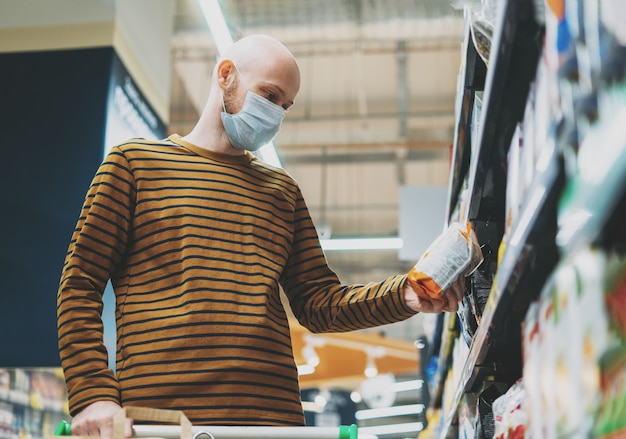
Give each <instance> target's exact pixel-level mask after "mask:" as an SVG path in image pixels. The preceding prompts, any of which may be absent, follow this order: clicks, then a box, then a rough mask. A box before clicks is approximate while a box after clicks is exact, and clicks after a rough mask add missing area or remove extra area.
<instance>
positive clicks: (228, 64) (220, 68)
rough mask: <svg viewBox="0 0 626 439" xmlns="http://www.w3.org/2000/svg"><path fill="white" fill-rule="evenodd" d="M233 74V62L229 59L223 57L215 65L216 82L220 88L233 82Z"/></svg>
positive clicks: (234, 71) (234, 72)
mask: <svg viewBox="0 0 626 439" xmlns="http://www.w3.org/2000/svg"><path fill="white" fill-rule="evenodd" d="M235 74H236V70H235V64H234V63H233V62H232V61H231V60H229V59H224V60H222V61H220V63H219V64H218V65H217V83H218V84H219V86H220V87H222V89H225V88H226V87H228V86H229V85H230V84H232V83H233V81H234V80H235Z"/></svg>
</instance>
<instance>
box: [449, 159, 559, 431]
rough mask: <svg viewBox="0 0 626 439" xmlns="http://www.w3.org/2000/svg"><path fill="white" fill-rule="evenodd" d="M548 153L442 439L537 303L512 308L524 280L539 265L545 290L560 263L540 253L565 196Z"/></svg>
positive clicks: (552, 251) (550, 252)
mask: <svg viewBox="0 0 626 439" xmlns="http://www.w3.org/2000/svg"><path fill="white" fill-rule="evenodd" d="M545 154H546V155H545V156H544V157H543V158H542V159H543V160H544V161H545V163H546V165H545V169H543V172H541V173H540V174H538V176H537V178H536V179H535V181H534V183H533V186H532V187H531V188H530V189H529V192H528V196H527V198H526V201H525V203H524V207H523V208H522V215H521V216H520V219H519V221H518V222H517V224H516V225H515V226H514V228H513V233H512V234H511V237H512V238H511V242H510V243H508V244H507V245H506V250H505V252H504V255H503V257H502V261H501V262H500V266H499V268H498V271H497V273H496V277H495V279H494V283H493V286H492V290H491V293H490V295H489V300H488V301H487V304H486V306H485V309H484V310H483V314H482V317H481V322H480V325H479V326H478V330H477V331H476V333H475V334H474V337H473V339H472V344H471V346H470V351H469V354H468V357H467V359H466V361H465V364H464V366H463V371H462V373H461V377H460V382H459V385H458V387H457V389H456V391H455V394H454V397H453V400H452V406H451V408H450V412H449V413H448V414H447V416H446V424H445V427H444V429H443V430H442V434H441V437H442V438H445V437H446V435H447V432H448V430H449V429H450V428H451V424H452V422H453V421H454V420H455V419H456V411H457V409H458V406H459V403H460V401H461V398H462V397H463V395H464V394H465V393H466V392H468V391H470V390H471V389H472V388H474V387H475V386H476V384H477V381H479V380H480V379H481V378H482V377H484V376H486V375H490V374H493V373H494V372H495V371H494V368H493V364H492V363H490V361H489V357H490V353H491V350H492V348H493V347H494V345H495V344H496V343H497V342H498V341H499V340H502V339H507V338H509V337H510V334H508V333H507V332H506V331H507V330H506V329H504V323H505V320H513V321H520V320H521V319H522V318H523V314H525V312H526V309H527V305H528V303H530V301H531V300H533V299H534V298H535V297H534V296H530V295H528V294H525V295H524V297H523V301H524V302H525V303H524V304H523V305H520V304H519V303H517V304H516V310H512V309H511V308H512V307H511V303H512V302H513V301H515V300H516V299H517V300H518V301H519V299H520V297H517V296H520V292H521V291H526V290H527V289H528V288H527V284H523V283H522V278H524V276H525V275H526V274H527V273H529V272H530V271H531V267H533V268H536V267H537V266H538V265H539V266H541V268H540V269H539V270H537V269H534V270H532V271H533V276H534V278H533V279H532V282H533V283H534V284H537V285H541V284H543V282H544V281H545V279H546V278H547V276H548V274H549V273H550V272H551V271H552V269H553V268H554V267H555V265H556V263H557V260H558V255H557V253H556V248H554V247H553V248H545V247H543V248H541V250H540V247H541V246H542V245H545V243H542V242H539V241H542V239H541V237H543V236H545V234H546V227H549V225H548V224H546V223H545V222H543V221H542V220H543V219H546V218H551V217H552V218H554V216H555V215H556V212H554V211H553V209H554V206H555V204H556V199H557V197H558V195H559V194H560V192H561V187H562V180H563V171H562V167H561V166H560V164H559V162H558V160H557V154H556V150H555V149H554V148H552V149H550V148H547V149H546V150H545ZM522 285H524V288H522ZM535 291H537V292H538V291H539V290H538V289H536V290H535ZM513 314H516V315H515V316H514V315H513Z"/></svg>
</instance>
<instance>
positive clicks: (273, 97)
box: [265, 91, 277, 103]
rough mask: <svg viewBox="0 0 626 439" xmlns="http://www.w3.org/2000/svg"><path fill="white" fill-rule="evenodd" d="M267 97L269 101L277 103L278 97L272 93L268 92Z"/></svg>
mask: <svg viewBox="0 0 626 439" xmlns="http://www.w3.org/2000/svg"><path fill="white" fill-rule="evenodd" d="M265 97H266V98H267V100H268V101H270V102H274V103H276V99H277V96H276V95H275V94H274V93H272V92H271V91H268V92H267V93H266V94H265Z"/></svg>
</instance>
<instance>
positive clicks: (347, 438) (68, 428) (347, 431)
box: [54, 421, 359, 439]
mask: <svg viewBox="0 0 626 439" xmlns="http://www.w3.org/2000/svg"><path fill="white" fill-rule="evenodd" d="M278 428H288V427H278ZM54 435H55V436H71V435H72V424H70V423H69V422H67V421H61V422H59V425H57V428H56V430H54ZM358 437H359V434H358V428H357V426H356V424H352V425H341V426H340V427H339V436H338V438H337V439H358Z"/></svg>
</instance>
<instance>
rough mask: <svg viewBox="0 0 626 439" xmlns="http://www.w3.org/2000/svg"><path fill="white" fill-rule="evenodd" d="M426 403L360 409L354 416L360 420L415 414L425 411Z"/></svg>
mask: <svg viewBox="0 0 626 439" xmlns="http://www.w3.org/2000/svg"><path fill="white" fill-rule="evenodd" d="M424 408H425V406H424V404H408V405H398V406H394V407H384V408H378V409H366V410H358V411H357V412H356V413H355V414H354V416H355V417H356V418H357V419H358V420H363V419H377V418H388V417H390V416H402V415H415V414H418V413H422V412H423V411H424Z"/></svg>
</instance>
